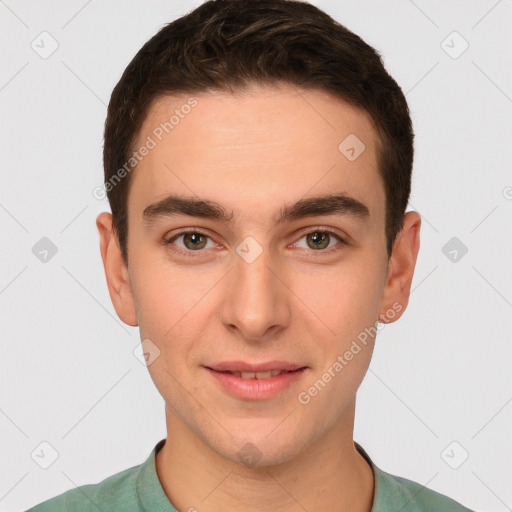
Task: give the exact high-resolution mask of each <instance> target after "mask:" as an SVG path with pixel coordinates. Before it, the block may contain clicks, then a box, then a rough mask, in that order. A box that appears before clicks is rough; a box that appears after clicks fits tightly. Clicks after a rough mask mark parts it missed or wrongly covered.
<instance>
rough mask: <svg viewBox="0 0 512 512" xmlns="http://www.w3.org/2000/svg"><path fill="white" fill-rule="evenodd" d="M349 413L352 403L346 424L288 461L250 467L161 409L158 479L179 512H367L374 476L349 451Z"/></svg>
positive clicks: (351, 444)
mask: <svg viewBox="0 0 512 512" xmlns="http://www.w3.org/2000/svg"><path fill="white" fill-rule="evenodd" d="M354 409H355V403H354V404H353V405H352V408H351V411H350V414H349V415H348V417H344V418H342V419H340V421H339V422H338V423H337V424H335V425H334V427H333V428H332V429H331V430H330V431H328V432H327V433H326V434H325V435H324V436H323V437H322V438H321V439H320V440H318V441H315V442H314V443H312V444H311V445H310V446H309V447H307V448H305V449H304V450H303V451H302V452H301V453H300V454H299V455H298V456H296V457H294V458H293V459H292V460H289V461H286V462H283V463H280V464H277V465H272V466H265V467H252V468H251V467H247V466H245V465H243V464H240V463H239V462H235V461H232V460H229V459H226V458H225V457H223V456H221V455H219V454H218V453H217V452H215V451H214V450H212V449H211V448H210V446H209V445H207V444H206V443H205V442H204V441H203V440H202V439H201V438H199V437H198V436H197V435H196V434H195V433H194V432H192V431H190V429H188V428H187V427H186V425H184V424H183V423H182V422H181V420H180V419H179V418H178V417H177V416H176V415H175V414H174V413H173V412H171V411H170V410H169V408H166V420H167V432H168V436H167V439H166V442H165V444H164V446H163V447H162V448H161V449H160V451H159V452H158V453H157V456H156V469H157V474H158V477H159V480H160V482H161V484H162V487H163V489H164V491H165V493H166V494H167V496H168V498H169V500H170V501H171V502H172V504H173V505H174V506H175V507H176V508H177V509H178V510H184V511H189V510H190V511H194V510H197V511H201V512H203V511H204V512H221V511H222V512H229V511H238V510H244V511H246V512H253V511H254V512H256V511H258V512H267V511H268V512H270V511H272V512H292V511H303V510H332V511H343V510H350V511H351V512H370V511H371V508H372V502H373V489H374V475H373V472H372V470H371V467H370V466H369V465H368V463H367V462H366V461H365V460H364V458H363V457H362V456H361V455H360V454H359V452H357V450H356V448H355V446H354V442H353V438H352V433H353V423H354Z"/></svg>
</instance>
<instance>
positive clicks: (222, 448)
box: [211, 425, 309, 468]
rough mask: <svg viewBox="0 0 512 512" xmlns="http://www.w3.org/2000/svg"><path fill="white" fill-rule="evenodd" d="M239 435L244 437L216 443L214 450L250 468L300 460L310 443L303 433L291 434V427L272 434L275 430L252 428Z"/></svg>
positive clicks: (235, 437) (213, 446)
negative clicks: (298, 456)
mask: <svg viewBox="0 0 512 512" xmlns="http://www.w3.org/2000/svg"><path fill="white" fill-rule="evenodd" d="M273 428H275V425H274V427H273ZM278 428H279V427H278ZM238 432H240V433H241V435H239V436H236V435H235V436H234V438H229V437H228V438H225V439H224V440H223V442H220V443H214V444H213V445H211V447H212V448H213V449H214V450H215V451H216V452H217V453H219V455H221V456H223V457H224V458H226V459H228V460H230V461H231V462H235V463H238V464H242V465H243V466H245V467H248V468H266V467H270V466H277V465H279V464H284V463H286V462H289V461H290V460H293V459H294V458H295V457H297V455H299V454H300V453H301V452H302V451H303V450H305V448H306V447H307V445H308V444H309V443H307V442H306V440H305V439H304V431H303V430H302V432H301V433H300V434H299V433H298V432H296V431H295V432H291V431H290V429H289V426H288V429H284V428H283V429H282V430H281V431H280V432H278V431H277V429H276V430H275V431H274V432H272V428H269V429H266V428H265V429H263V428H260V429H257V431H256V429H254V431H253V432H251V431H250V429H249V431H248V429H245V430H242V429H238ZM242 432H243V434H242ZM268 432H271V433H270V434H268Z"/></svg>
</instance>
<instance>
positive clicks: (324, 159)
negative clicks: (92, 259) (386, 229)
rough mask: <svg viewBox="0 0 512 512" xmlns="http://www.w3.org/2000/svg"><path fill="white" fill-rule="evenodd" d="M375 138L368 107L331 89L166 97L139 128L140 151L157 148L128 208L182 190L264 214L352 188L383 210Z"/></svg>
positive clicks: (145, 162) (143, 165)
mask: <svg viewBox="0 0 512 512" xmlns="http://www.w3.org/2000/svg"><path fill="white" fill-rule="evenodd" d="M376 142H377V135H376V131H375V129H374V126H373V123H372V121H371V118H370V116H369V115H368V114H367V113H366V112H364V111H363V110H361V109H359V108H357V107H354V106H352V105H350V104H348V103H346V102H345V101H343V100H340V99H337V98H334V97H333V96H331V95H329V94H327V93H325V92H323V91H318V90H309V91H306V90H303V89H298V88H295V87H292V86H282V87H279V88H277V87H272V88H270V87H253V88H251V89H249V90H247V91H244V92H243V93H237V94H231V93H227V92H220V91H210V92H205V93H201V94H197V95H195V96H193V97H192V96H189V95H179V96H165V97H162V98H160V99H158V100H157V101H155V102H154V103H153V104H152V105H151V107H150V109H149V111H148V114H147V117H146V119H145V121H144V123H143V125H142V127H141V130H140V132H139V134H138V138H137V142H136V144H135V149H137V148H139V147H141V146H142V145H145V144H146V145H148V146H149V145H150V146H151V147H152V149H151V150H150V151H148V152H147V155H146V156H145V157H144V158H142V159H141V161H140V162H139V164H138V165H137V168H136V170H135V171H134V173H133V176H132V177H131V179H132V180H133V182H132V186H131V191H130V197H129V204H130V206H129V211H130V210H131V209H132V206H133V208H136V209H137V211H139V212H141V211H142V210H143V209H144V207H145V206H146V205H147V204H148V203H149V202H154V201H155V200H158V199H161V198H163V197H165V195H167V194H171V193H173V194H176V193H178V194H184V195H188V196H191V195H193V196H198V197H207V198H214V199H215V200H216V201H218V202H220V203H225V204H226V205H228V206H229V207H230V209H232V210H234V211H236V210H237V207H239V209H240V211H243V210H244V209H245V210H246V213H247V215H248V216H251V215H254V214H256V215H257V216H258V214H259V215H260V216H261V214H263V211H264V210H262V209H261V208H262V207H264V206H266V205H271V204H273V203H276V202H291V201H296V200H297V199H299V198H301V197H307V196H315V195H316V196H318V195H320V194H324V193H326V192H327V193H332V192H334V191H344V192H346V193H349V194H350V195H352V196H353V197H355V198H356V199H359V200H361V201H362V202H364V203H365V204H368V205H369V207H370V210H374V211H375V212H372V214H373V213H377V214H378V213H382V215H383V205H384V191H383V184H382V180H381V177H380V175H379V173H378V171H377V158H376ZM265 209H268V207H267V208H265ZM380 210H382V211H381V212H380Z"/></svg>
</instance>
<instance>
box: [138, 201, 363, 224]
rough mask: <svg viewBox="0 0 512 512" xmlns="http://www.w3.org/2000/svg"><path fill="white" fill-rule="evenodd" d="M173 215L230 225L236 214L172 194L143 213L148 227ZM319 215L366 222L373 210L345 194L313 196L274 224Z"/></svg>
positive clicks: (288, 209)
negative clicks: (354, 218) (347, 216)
mask: <svg viewBox="0 0 512 512" xmlns="http://www.w3.org/2000/svg"><path fill="white" fill-rule="evenodd" d="M173 215H190V216H192V217H201V218H207V219H212V220H217V221H220V222H223V223H226V224H227V223H229V222H231V220H232V219H233V212H230V213H229V214H228V213H227V212H226V210H225V209H224V208H223V207H222V206H221V205H220V204H218V203H216V202H214V201H209V200H206V199H196V198H193V197H183V196H177V195H172V194H171V195H168V196H167V197H165V198H164V199H162V200H161V201H159V202H157V203H154V204H151V205H149V206H147V207H146V208H144V212H143V218H144V221H145V223H146V224H147V225H150V224H152V223H153V221H155V220H156V219H158V218H159V217H171V216H173ZM318 215H349V216H352V217H356V218H360V219H362V220H365V219H367V218H368V217H369V216H370V210H369V209H368V207H367V206H366V205H365V204H363V203H361V202H360V201H358V200H357V199H354V198H353V197H350V196H347V195H344V194H333V195H327V196H318V197H309V198H307V199H300V200H299V201H297V202H296V203H294V204H292V205H285V206H283V207H282V208H281V210H280V212H279V215H278V216H277V217H275V218H274V219H273V223H274V225H277V224H280V223H283V222H285V221H287V220H296V219H301V218H303V217H313V216H318Z"/></svg>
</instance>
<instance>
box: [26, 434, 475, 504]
mask: <svg viewBox="0 0 512 512" xmlns="http://www.w3.org/2000/svg"><path fill="white" fill-rule="evenodd" d="M164 443H165V439H162V440H161V441H159V442H158V443H157V444H156V445H155V447H154V448H153V450H152V451H151V454H150V455H149V457H148V458H147V459H146V461H145V462H144V463H143V464H140V465H139V466H134V467H132V468H129V469H126V470H125V471H121V472H120V473H116V474H115V475H112V476H111V477H109V478H106V479H105V480H103V481H102V482H100V483H98V484H91V485H84V486H81V487H77V488H75V489H70V490H69V491H66V492H65V493H63V494H61V495H59V496H56V497H55V498H52V499H50V500H48V501H45V502H43V503H41V504H40V505H37V506H36V507H33V508H31V509H29V510H28V511H27V512H136V511H137V512H178V511H177V509H176V508H175V507H174V506H173V505H172V503H171V502H170V501H169V498H168V497H167V495H166V494H165V492H164V490H163V488H162V485H161V484H160V480H158V475H157V473H156V466H155V455H156V453H157V452H158V450H159V449H160V448H161V447H162V446H163V445H164ZM355 445H356V448H357V450H358V451H359V453H360V454H361V455H362V456H363V457H364V458H365V459H366V460H367V461H368V463H369V464H370V466H371V467H372V469H373V473H374V475H375V489H374V499H373V506H372V510H371V512H399V511H400V512H471V510H469V509H468V508H465V507H463V506H462V505H460V504H459V503H457V502H455V501H453V500H452V499H450V498H447V497H446V496H443V495H441V494H439V493H437V492H434V491H432V490H430V489H427V488H426V487H424V486H422V485H420V484H417V483H415V482H411V481H410V480H406V479H405V478H400V477H398V476H394V475H390V474H389V473H385V472H384V471H382V470H381V469H379V468H378V467H377V466H375V464H374V463H373V462H372V461H371V459H370V457H369V456H368V454H367V453H366V452H365V451H364V450H363V448H361V446H359V445H358V444H357V443H356V444H355ZM198 507H199V508H198V510H200V508H201V507H200V506H199V505H198ZM189 510H190V511H194V508H193V504H192V503H191V504H190V508H189V509H186V510H183V511H181V512H188V511H189Z"/></svg>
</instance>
